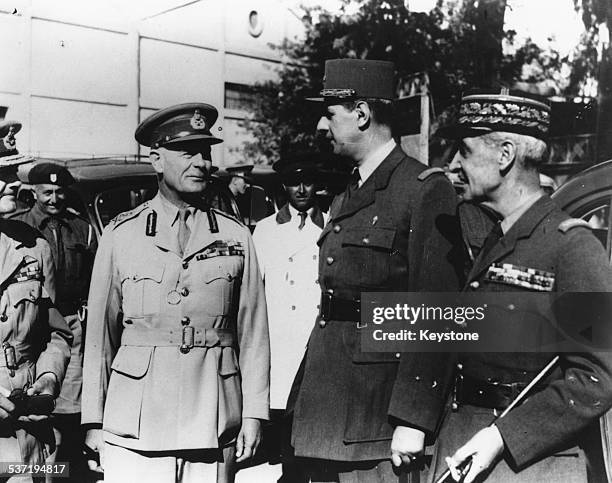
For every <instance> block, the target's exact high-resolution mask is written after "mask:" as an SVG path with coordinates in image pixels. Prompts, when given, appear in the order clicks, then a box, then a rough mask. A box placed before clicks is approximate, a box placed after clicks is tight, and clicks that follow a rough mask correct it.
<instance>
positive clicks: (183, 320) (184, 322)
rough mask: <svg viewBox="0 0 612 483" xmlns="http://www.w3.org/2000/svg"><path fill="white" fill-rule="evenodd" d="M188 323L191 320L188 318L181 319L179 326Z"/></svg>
mask: <svg viewBox="0 0 612 483" xmlns="http://www.w3.org/2000/svg"><path fill="white" fill-rule="evenodd" d="M189 322H191V319H190V318H189V317H183V318H182V319H181V324H183V325H189Z"/></svg>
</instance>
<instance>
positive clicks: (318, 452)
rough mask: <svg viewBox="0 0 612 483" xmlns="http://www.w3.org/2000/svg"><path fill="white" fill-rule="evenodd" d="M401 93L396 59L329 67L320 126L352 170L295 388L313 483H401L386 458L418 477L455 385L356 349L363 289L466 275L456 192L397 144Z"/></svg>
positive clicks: (324, 249) (401, 359) (443, 362)
mask: <svg viewBox="0 0 612 483" xmlns="http://www.w3.org/2000/svg"><path fill="white" fill-rule="evenodd" d="M394 89H395V84H394V66H393V64H392V63H391V62H383V61H372V60H355V59H341V60H333V61H327V62H326V64H325V81H324V89H323V91H322V92H321V95H322V98H320V99H319V100H320V101H323V104H322V106H323V107H324V115H323V117H322V118H321V120H320V121H319V124H318V129H319V130H320V131H323V133H324V134H325V135H326V136H327V138H328V139H329V141H330V142H331V144H332V146H333V148H334V153H335V154H338V155H343V156H347V157H349V158H350V159H352V160H353V163H354V166H355V168H356V170H355V171H354V173H353V181H352V182H351V184H350V185H349V186H348V188H347V190H346V192H345V193H343V194H341V195H339V196H338V197H336V199H335V200H334V202H333V203H332V206H331V209H330V221H329V222H328V224H327V225H326V226H325V228H324V229H323V232H322V233H321V237H320V239H319V246H320V257H319V283H320V287H321V290H322V300H321V308H320V314H319V318H318V323H317V324H316V326H315V328H314V329H313V331H312V334H311V336H310V340H309V342H308V348H307V352H306V355H305V359H304V361H303V363H302V364H303V377H301V378H300V376H298V377H297V379H296V384H295V388H294V389H295V391H294V394H296V395H297V397H296V399H295V414H294V423H293V437H292V442H293V445H294V447H295V453H296V455H297V456H302V457H307V458H310V459H309V460H307V461H306V465H307V467H308V471H309V474H310V478H311V480H312V481H313V482H317V481H341V482H358V481H359V482H377V481H380V482H382V481H385V482H387V481H394V480H397V476H396V474H395V472H394V470H393V468H392V465H391V459H392V460H393V463H394V464H395V465H396V466H404V467H405V468H406V470H408V471H411V470H414V469H416V468H418V466H419V464H420V463H421V462H420V461H419V460H420V455H421V454H422V451H423V448H424V445H425V441H426V440H431V439H432V438H433V435H434V432H435V428H436V424H437V421H438V419H439V417H440V415H441V411H442V404H443V400H444V396H445V394H446V389H447V388H448V383H449V380H450V377H449V376H450V370H451V367H450V366H451V364H450V361H449V360H448V357H447V356H445V355H438V354H435V355H431V354H409V353H404V354H399V353H397V354H396V353H368V352H362V351H361V348H360V338H361V334H360V328H362V327H363V326H362V325H361V322H360V321H361V317H360V314H359V303H360V302H359V301H360V297H361V292H364V291H455V290H458V288H459V286H460V284H459V276H460V273H461V271H462V267H461V266H460V263H461V262H460V261H459V260H457V265H453V263H451V260H452V253H453V248H454V243H456V238H454V237H453V236H452V233H451V231H452V229H453V226H454V225H455V220H454V214H455V210H456V196H455V192H454V190H453V187H452V185H451V183H450V182H449V181H448V180H447V179H446V177H445V176H444V172H443V170H442V169H434V168H432V169H427V167H426V166H424V165H423V164H421V163H420V162H418V161H417V160H415V159H413V158H410V157H408V156H407V155H406V154H405V153H404V152H403V151H402V150H401V149H400V147H399V146H397V144H396V143H395V141H394V140H393V138H392V136H391V123H392V102H391V101H392V99H393V97H394ZM288 406H289V407H291V404H289V405H288ZM415 459H416V460H417V461H414V460H415ZM396 471H397V470H396ZM402 471H403V470H402Z"/></svg>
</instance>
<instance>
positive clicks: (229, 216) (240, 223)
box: [210, 208, 244, 226]
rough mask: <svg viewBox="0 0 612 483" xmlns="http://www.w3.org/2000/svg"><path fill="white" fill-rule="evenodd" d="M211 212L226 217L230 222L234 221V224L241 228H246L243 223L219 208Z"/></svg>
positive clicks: (212, 209) (211, 209)
mask: <svg viewBox="0 0 612 483" xmlns="http://www.w3.org/2000/svg"><path fill="white" fill-rule="evenodd" d="M210 211H214V212H215V214H216V215H221V216H224V217H225V218H227V219H228V220H232V221H233V222H234V223H238V224H239V225H240V226H244V223H242V222H241V221H240V220H239V219H238V218H236V217H235V216H232V215H230V214H229V213H226V212H225V211H221V210H219V209H217V208H210Z"/></svg>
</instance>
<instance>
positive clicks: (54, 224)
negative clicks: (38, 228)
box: [49, 218, 65, 280]
mask: <svg viewBox="0 0 612 483" xmlns="http://www.w3.org/2000/svg"><path fill="white" fill-rule="evenodd" d="M49 228H51V231H52V232H53V238H54V239H55V244H54V247H53V248H55V250H53V251H55V260H54V261H55V272H56V274H57V276H58V277H57V278H59V279H60V280H61V279H63V274H64V265H65V262H64V260H65V256H64V255H65V253H64V240H63V239H62V229H61V224H60V222H59V221H58V220H56V219H55V218H49Z"/></svg>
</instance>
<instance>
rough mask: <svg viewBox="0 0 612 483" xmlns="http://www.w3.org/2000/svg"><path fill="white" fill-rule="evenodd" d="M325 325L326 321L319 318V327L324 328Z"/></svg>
mask: <svg viewBox="0 0 612 483" xmlns="http://www.w3.org/2000/svg"><path fill="white" fill-rule="evenodd" d="M326 325H327V322H326V321H325V320H323V319H321V320H319V327H321V328H322V329H324V328H325V326H326Z"/></svg>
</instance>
